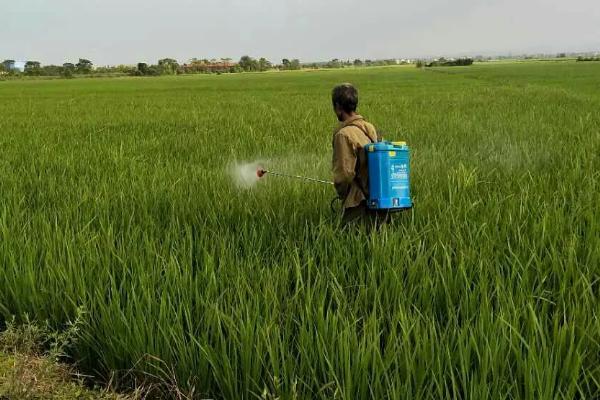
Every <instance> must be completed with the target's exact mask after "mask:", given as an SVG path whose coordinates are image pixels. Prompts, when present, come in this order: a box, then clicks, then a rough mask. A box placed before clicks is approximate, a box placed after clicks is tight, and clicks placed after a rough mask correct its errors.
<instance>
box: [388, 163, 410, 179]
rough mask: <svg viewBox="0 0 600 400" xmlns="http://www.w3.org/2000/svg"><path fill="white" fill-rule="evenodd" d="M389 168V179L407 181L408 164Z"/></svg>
mask: <svg viewBox="0 0 600 400" xmlns="http://www.w3.org/2000/svg"><path fill="white" fill-rule="evenodd" d="M391 167H392V170H391V176H390V178H391V179H394V180H396V179H403V180H407V179H408V164H394V165H392V166H391Z"/></svg>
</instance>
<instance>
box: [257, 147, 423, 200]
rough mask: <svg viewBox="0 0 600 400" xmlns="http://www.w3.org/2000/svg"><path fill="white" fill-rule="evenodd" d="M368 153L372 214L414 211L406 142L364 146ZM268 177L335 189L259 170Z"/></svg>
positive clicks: (297, 177) (303, 178)
mask: <svg viewBox="0 0 600 400" xmlns="http://www.w3.org/2000/svg"><path fill="white" fill-rule="evenodd" d="M364 150H365V151H366V153H367V164H368V170H369V181H368V182H369V188H368V198H367V206H368V207H369V208H370V209H372V210H389V211H394V210H403V209H409V208H412V200H411V197H410V151H409V148H408V146H407V145H406V142H387V141H383V142H377V143H370V144H367V145H365V146H364ZM266 174H270V175H274V176H279V177H283V178H292V179H299V180H303V181H308V182H314V183H322V184H326V185H333V182H330V181H325V180H321V179H316V178H310V177H306V176H301V175H291V174H285V173H282V172H275V171H269V170H266V169H263V168H259V169H258V170H257V171H256V176H258V177H259V178H262V177H263V176H265V175H266Z"/></svg>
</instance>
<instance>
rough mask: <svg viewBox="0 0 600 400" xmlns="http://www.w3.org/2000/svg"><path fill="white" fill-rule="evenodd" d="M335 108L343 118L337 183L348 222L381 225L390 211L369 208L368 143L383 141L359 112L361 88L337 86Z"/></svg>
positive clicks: (337, 141) (336, 141)
mask: <svg viewBox="0 0 600 400" xmlns="http://www.w3.org/2000/svg"><path fill="white" fill-rule="evenodd" d="M331 100H332V103H333V110H334V112H335V115H336V116H337V118H338V121H340V124H339V126H338V127H337V129H336V130H335V132H334V134H333V168H332V169H333V182H334V185H335V190H336V192H337V194H338V196H339V197H340V199H342V202H343V207H344V213H343V216H342V222H343V224H344V225H349V224H353V223H356V222H359V223H364V224H366V225H368V226H371V227H373V226H377V225H378V224H380V223H383V222H386V221H388V219H389V214H388V213H387V212H386V211H379V210H370V209H369V208H368V207H367V198H368V197H369V194H368V188H369V184H368V176H369V174H368V169H367V156H366V153H365V151H364V146H365V145H367V144H369V143H375V142H378V141H380V140H381V137H379V135H378V134H377V131H376V130H375V127H374V126H373V125H372V124H370V123H369V122H367V121H365V119H364V118H363V117H362V116H360V115H359V114H357V113H356V109H357V107H358V91H357V90H356V88H355V87H354V86H352V85H351V84H349V83H344V84H341V85H339V86H336V87H335V88H333V91H332V94H331Z"/></svg>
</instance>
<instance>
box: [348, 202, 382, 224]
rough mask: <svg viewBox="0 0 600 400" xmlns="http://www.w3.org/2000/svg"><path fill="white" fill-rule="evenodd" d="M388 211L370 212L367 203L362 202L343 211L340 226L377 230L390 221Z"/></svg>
mask: <svg viewBox="0 0 600 400" xmlns="http://www.w3.org/2000/svg"><path fill="white" fill-rule="evenodd" d="M391 219H392V218H391V215H390V212H389V211H385V210H371V209H369V208H368V207H367V203H366V202H365V201H363V202H362V203H360V204H359V205H358V206H356V207H350V208H346V209H344V213H343V214H342V224H343V225H344V226H360V225H362V226H364V227H366V228H367V229H378V228H379V227H380V226H381V225H383V224H387V223H388V222H390V221H391Z"/></svg>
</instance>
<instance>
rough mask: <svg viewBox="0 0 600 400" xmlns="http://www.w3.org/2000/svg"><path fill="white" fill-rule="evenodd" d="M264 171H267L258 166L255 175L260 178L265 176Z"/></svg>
mask: <svg viewBox="0 0 600 400" xmlns="http://www.w3.org/2000/svg"><path fill="white" fill-rule="evenodd" d="M266 173H267V171H266V170H264V169H262V168H258V169H257V170H256V176H258V177H259V178H262V177H263V176H265V174H266Z"/></svg>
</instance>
